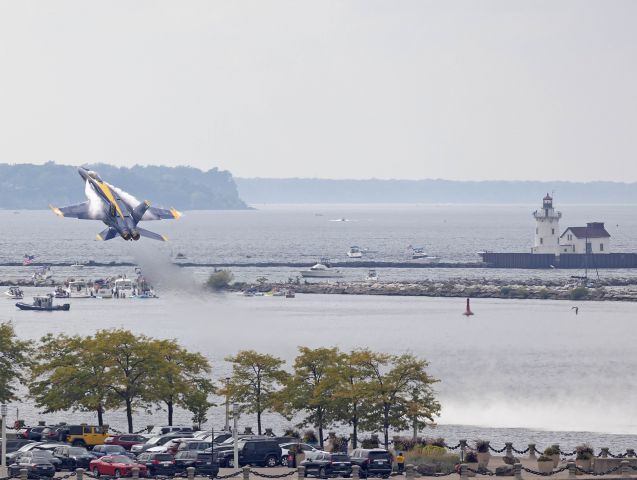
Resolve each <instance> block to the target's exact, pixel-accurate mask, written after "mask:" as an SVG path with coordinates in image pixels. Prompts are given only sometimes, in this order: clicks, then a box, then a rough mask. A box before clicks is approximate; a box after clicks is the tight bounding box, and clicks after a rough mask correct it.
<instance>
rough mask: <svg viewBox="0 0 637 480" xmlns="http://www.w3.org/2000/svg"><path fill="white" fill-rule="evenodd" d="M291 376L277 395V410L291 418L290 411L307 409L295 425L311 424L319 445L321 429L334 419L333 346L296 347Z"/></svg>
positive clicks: (321, 436)
mask: <svg viewBox="0 0 637 480" xmlns="http://www.w3.org/2000/svg"><path fill="white" fill-rule="evenodd" d="M299 352H300V353H299V355H298V356H297V357H296V359H295V360H294V372H293V375H292V376H291V377H290V378H288V380H287V381H286V386H285V388H284V389H283V391H282V392H281V393H280V395H278V399H279V401H278V402H279V403H278V404H277V405H278V410H279V411H280V412H281V413H283V414H284V415H287V416H288V417H291V416H292V414H293V413H294V412H298V411H306V412H308V413H307V415H306V416H305V418H304V419H303V421H301V422H300V423H299V425H298V427H299V428H300V427H306V426H309V425H311V426H314V427H315V428H316V429H317V430H318V433H319V443H320V445H321V447H323V431H324V429H325V428H326V427H327V426H329V425H330V423H331V422H332V421H333V420H334V410H335V409H336V405H335V400H334V397H333V392H334V390H335V387H336V384H337V382H338V380H337V379H336V378H335V376H334V375H333V372H334V369H335V367H336V365H337V364H338V357H339V352H338V349H337V348H316V349H311V348H308V347H299Z"/></svg>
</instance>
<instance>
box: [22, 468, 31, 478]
mask: <svg viewBox="0 0 637 480" xmlns="http://www.w3.org/2000/svg"><path fill="white" fill-rule="evenodd" d="M28 478H29V471H28V470H27V469H26V468H21V469H20V480H28Z"/></svg>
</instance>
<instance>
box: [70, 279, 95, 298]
mask: <svg viewBox="0 0 637 480" xmlns="http://www.w3.org/2000/svg"><path fill="white" fill-rule="evenodd" d="M66 290H67V292H69V297H68V298H91V293H90V292H89V291H88V287H87V286H86V282H85V281H84V280H71V281H70V282H69V286H68V288H67V289H66Z"/></svg>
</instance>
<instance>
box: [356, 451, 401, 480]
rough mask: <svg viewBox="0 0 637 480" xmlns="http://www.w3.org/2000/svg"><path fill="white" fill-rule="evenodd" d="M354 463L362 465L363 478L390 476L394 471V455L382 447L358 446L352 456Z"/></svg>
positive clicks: (361, 474) (361, 473)
mask: <svg viewBox="0 0 637 480" xmlns="http://www.w3.org/2000/svg"><path fill="white" fill-rule="evenodd" d="M350 461H351V462H352V465H358V466H359V467H360V476H361V478H367V477H383V478H389V476H390V475H391V472H392V456H391V453H389V452H388V451H387V450H384V449H382V448H371V449H370V448H357V449H356V450H354V451H353V452H352V455H351V456H350Z"/></svg>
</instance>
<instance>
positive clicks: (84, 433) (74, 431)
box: [66, 425, 108, 447]
mask: <svg viewBox="0 0 637 480" xmlns="http://www.w3.org/2000/svg"><path fill="white" fill-rule="evenodd" d="M68 429H69V432H68V433H67V435H66V441H67V442H68V443H70V444H71V445H73V446H75V447H92V446H94V445H102V444H103V443H104V440H106V438H108V427H107V426H99V425H68Z"/></svg>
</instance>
